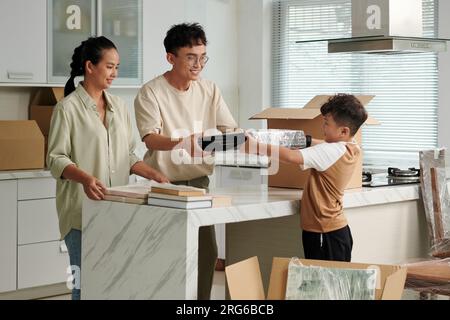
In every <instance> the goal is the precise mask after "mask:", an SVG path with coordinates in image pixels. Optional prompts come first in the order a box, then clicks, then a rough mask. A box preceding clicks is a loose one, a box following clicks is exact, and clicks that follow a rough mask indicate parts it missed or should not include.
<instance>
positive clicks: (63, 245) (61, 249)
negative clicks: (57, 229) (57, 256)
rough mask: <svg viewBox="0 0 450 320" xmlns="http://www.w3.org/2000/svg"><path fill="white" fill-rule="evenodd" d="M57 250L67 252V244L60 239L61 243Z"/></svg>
mask: <svg viewBox="0 0 450 320" xmlns="http://www.w3.org/2000/svg"><path fill="white" fill-rule="evenodd" d="M59 252H60V253H67V252H68V250H67V246H66V243H65V242H64V241H61V244H60V245H59Z"/></svg>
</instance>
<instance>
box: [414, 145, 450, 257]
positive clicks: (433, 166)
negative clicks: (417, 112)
mask: <svg viewBox="0 0 450 320" xmlns="http://www.w3.org/2000/svg"><path fill="white" fill-rule="evenodd" d="M445 151H446V150H445V149H434V150H426V151H421V152H420V154H419V156H420V174H421V184H420V186H421V191H422V199H423V202H424V207H425V215H426V219H427V223H428V231H429V232H428V233H429V237H430V255H431V256H434V257H438V258H446V257H450V195H449V192H448V187H447V177H446V172H445V170H446V169H445Z"/></svg>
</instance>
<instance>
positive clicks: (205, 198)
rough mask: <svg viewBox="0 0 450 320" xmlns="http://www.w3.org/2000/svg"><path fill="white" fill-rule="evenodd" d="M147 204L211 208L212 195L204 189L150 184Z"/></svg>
mask: <svg viewBox="0 0 450 320" xmlns="http://www.w3.org/2000/svg"><path fill="white" fill-rule="evenodd" d="M148 204H149V205H152V206H160V207H169V208H180V209H200V208H211V207H212V196H210V195H207V194H206V191H205V189H200V188H194V187H189V186H178V185H173V184H169V183H164V184H157V185H153V186H152V189H151V192H150V194H149V197H148Z"/></svg>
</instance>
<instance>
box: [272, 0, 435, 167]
mask: <svg viewBox="0 0 450 320" xmlns="http://www.w3.org/2000/svg"><path fill="white" fill-rule="evenodd" d="M437 1H438V0H423V19H424V37H430V38H432V37H437V34H438V33H437V26H438V16H437V7H438V6H437ZM351 34H352V23H351V0H320V1H319V0H275V1H274V4H273V35H272V36H273V42H272V43H273V52H272V56H273V68H272V73H273V74H272V104H273V105H274V106H277V107H284V108H289V107H291V108H298V107H301V106H304V105H305V104H306V103H307V102H308V101H309V100H310V99H311V98H312V97H314V96H315V95H317V94H334V93H352V94H370V95H375V96H376V97H375V99H374V100H373V101H372V102H371V103H370V105H369V106H368V112H369V114H370V115H371V116H372V117H374V118H376V119H377V120H379V121H380V123H381V125H380V126H364V127H363V144H362V145H363V149H364V165H365V166H372V167H385V166H387V165H397V166H399V167H409V166H418V161H419V157H418V151H419V150H423V149H430V148H435V147H436V146H437V143H438V137H437V133H438V127H437V124H438V121H437V120H438V119H437V115H438V57H437V54H436V53H419V54H398V55H381V54H355V53H335V54H328V53H327V50H328V49H327V42H326V41H322V42H311V43H296V41H307V40H318V39H330V38H346V37H351Z"/></svg>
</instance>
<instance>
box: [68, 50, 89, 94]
mask: <svg viewBox="0 0 450 320" xmlns="http://www.w3.org/2000/svg"><path fill="white" fill-rule="evenodd" d="M85 43H86V41H83V42H82V43H81V44H80V45H79V46H78V47H76V48H75V50H74V51H73V55H72V62H71V64H70V78H69V80H67V83H66V85H65V87H64V97H66V96H68V95H69V94H71V93H72V92H73V91H75V78H76V77H78V76H82V75H83V74H84V63H83V54H82V51H83V48H84V45H85Z"/></svg>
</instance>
